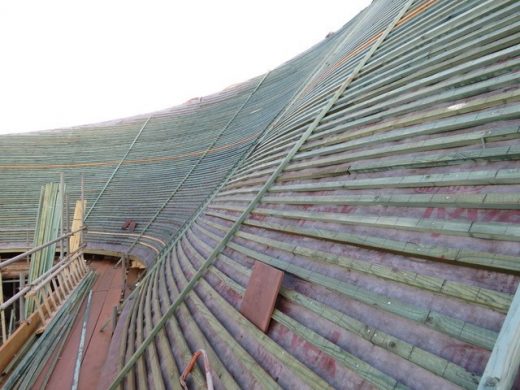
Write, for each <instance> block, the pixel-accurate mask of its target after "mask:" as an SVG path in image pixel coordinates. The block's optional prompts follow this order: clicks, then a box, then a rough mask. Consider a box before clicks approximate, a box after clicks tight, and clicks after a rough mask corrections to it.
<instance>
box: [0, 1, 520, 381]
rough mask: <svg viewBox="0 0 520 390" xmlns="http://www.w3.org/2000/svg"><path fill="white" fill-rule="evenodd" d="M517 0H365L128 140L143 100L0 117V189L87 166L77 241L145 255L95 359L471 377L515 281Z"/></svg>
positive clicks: (127, 366)
mask: <svg viewBox="0 0 520 390" xmlns="http://www.w3.org/2000/svg"><path fill="white" fill-rule="evenodd" d="M519 7H520V3H518V2H515V1H496V0H494V1H476V2H475V1H456V2H454V1H448V0H416V1H413V0H409V1H405V0H396V1H384V0H378V1H374V2H373V3H372V5H371V6H370V7H369V8H367V9H366V10H365V11H364V12H362V13H361V14H360V15H358V17H356V18H355V19H354V20H352V21H351V22H349V23H348V24H347V25H346V26H345V27H344V28H343V29H341V30H340V31H338V32H337V33H336V34H335V35H334V36H333V37H331V38H329V39H327V40H325V41H324V42H322V43H321V44H319V45H317V46H315V47H314V48H312V49H311V50H309V51H308V52H306V53H304V54H303V55H302V56H300V57H298V58H296V59H294V60H292V61H290V62H288V63H287V64H284V65H282V67H280V68H279V69H277V70H275V71H273V72H271V73H269V74H268V75H267V76H266V77H265V78H262V77H261V78H257V79H255V80H251V81H249V82H246V83H244V84H241V85H239V86H236V87H234V88H233V89H231V90H229V91H226V92H224V93H223V94H221V95H216V96H214V97H211V98H209V99H208V101H207V102H205V99H203V100H202V102H200V104H199V103H196V104H192V105H187V106H182V107H179V108H176V109H172V110H170V111H168V112H165V113H162V114H153V115H152V116H151V119H150V121H149V122H148V123H147V125H146V126H145V128H144V130H143V131H142V133H141V135H140V136H139V137H138V138H136V134H137V133H138V132H139V130H140V129H141V128H142V126H143V124H144V121H145V120H146V118H138V119H134V120H127V121H123V122H121V123H120V124H118V125H110V128H108V127H107V126H97V127H92V128H85V129H82V130H81V131H75V130H70V132H65V133H57V134H50V135H47V134H44V133H42V134H40V135H30V136H16V137H2V138H0V140H2V142H7V143H8V144H9V147H8V148H7V150H8V151H10V152H9V153H10V154H9V153H7V154H5V155H2V156H1V157H0V159H1V161H0V178H1V180H2V181H3V182H4V183H9V185H10V186H9V189H8V190H6V189H5V188H6V187H3V189H2V191H0V199H1V200H2V201H3V202H4V203H6V204H8V205H12V204H14V202H13V201H12V199H13V198H14V197H15V190H14V189H13V187H11V185H13V186H14V185H15V184H16V185H18V183H21V184H24V185H27V188H28V193H30V192H31V191H35V190H34V189H33V186H34V188H36V184H33V183H34V182H35V181H38V180H40V178H41V181H42V182H45V181H48V180H49V177H51V176H52V175H56V174H57V172H59V171H60V170H63V169H66V174H70V177H71V178H72V177H74V178H76V179H77V176H78V174H79V172H86V173H85V177H86V178H87V186H86V187H87V189H89V191H91V192H90V193H89V197H90V198H89V201H90V204H92V202H93V201H95V200H96V198H97V197H99V199H98V201H97V202H96V204H95V207H94V208H93V209H92V212H91V214H90V216H89V219H88V220H87V223H88V225H89V236H88V239H89V241H90V242H92V245H93V246H96V245H98V246H100V247H102V246H103V245H111V244H112V243H113V242H116V241H117V245H118V246H119V248H120V250H121V249H123V250H121V251H124V250H125V249H126V250H128V248H130V249H131V250H132V252H131V253H132V254H135V255H140V256H142V257H143V258H144V259H146V262H147V263H148V264H149V266H150V267H149V270H148V272H147V275H146V277H145V279H144V280H143V281H142V282H141V283H140V285H139V288H138V289H136V290H135V292H134V293H133V294H132V296H130V298H129V299H127V301H126V304H125V309H124V311H123V315H122V316H121V319H120V322H119V325H118V331H117V332H116V334H115V337H114V341H113V345H112V350H113V351H115V352H116V355H118V356H119V358H118V360H117V361H112V362H111V364H109V365H108V366H107V371H110V370H112V374H114V375H113V376H114V377H115V376H116V375H117V374H118V373H119V378H124V379H123V380H124V381H125V382H124V383H126V385H127V386H128V387H129V388H135V387H137V388H157V389H160V388H179V386H180V384H179V376H180V374H181V373H182V371H183V370H184V368H185V367H186V365H187V364H188V362H189V360H190V358H191V356H192V354H193V352H195V351H196V350H198V349H201V348H203V349H205V350H206V352H207V354H208V357H209V361H210V365H211V369H212V374H213V381H214V383H215V386H216V388H223V389H230V388H248V389H249V388H278V387H282V388H298V389H299V388H320V389H321V388H329V387H332V388H352V389H360V388H386V389H394V388H421V389H425V388H432V389H451V388H459V387H462V388H468V389H472V388H476V387H477V385H478V383H479V381H480V377H481V375H482V373H483V372H484V369H485V367H486V363H487V362H488V360H489V356H490V353H491V350H492V349H493V347H494V346H495V342H496V340H497V336H498V333H499V331H500V329H501V327H502V324H503V322H504V318H505V316H506V314H507V312H508V310H509V307H510V305H511V302H512V299H513V295H514V294H515V291H516V290H517V287H518V284H519V281H520V278H519V270H520V262H519V260H518V259H519V258H518V254H519V252H520V228H519V226H520V225H519V222H520V211H519V208H520V192H519V189H520V166H519V164H518V157H519V155H518V151H519V150H520V143H519V138H520V114H519V105H518V99H519V98H518V96H519V91H520V89H519V88H518V77H519V74H518V70H519V65H520V62H519V57H518V53H519V50H520V46H519V42H520V35H519V31H520V30H519V27H520V25H519V24H518V23H519V20H518V15H519ZM217 123H218V125H217ZM62 134H63V135H62ZM208 134H211V137H208V136H207V135H208ZM65 135H66V136H65ZM174 135H175V137H173V136H174ZM66 137H77V138H76V139H78V140H79V141H80V142H79V143H78V145H77V146H67V147H65V146H64V147H60V148H56V146H55V145H56V143H58V144H59V142H62V141H63V142H65V143H67V145H69V143H70V139H69V140H67V138H66ZM23 139H25V140H29V141H30V142H33V143H34V145H39V144H41V146H38V147H36V146H35V150H38V151H39V150H40V149H41V153H32V156H28V153H25V154H23V156H26V157H23V156H22V155H20V153H18V154H16V153H15V152H12V150H17V148H15V146H16V145H19V144H20V142H22V141H21V140H23ZM135 139H137V140H136V141H135V143H134V144H133V146H131V147H129V145H132V142H133V140H135ZM4 140H5V141H4ZM6 145H7V144H6ZM46 145H48V146H46ZM201 145H203V147H200V146H201ZM51 147H52V148H55V149H54V151H53V152H52V153H51V152H49V150H50V148H51ZM45 148H46V149H45ZM68 148H70V149H71V150H68ZM97 151H104V153H102V154H99V153H96V152H97ZM128 151H129V152H128ZM109 152H112V154H113V156H111V157H109V158H107V153H109ZM127 152H128V153H127ZM22 157H23V158H22ZM177 157H178V158H177ZM87 161H88V162H89V163H99V164H98V165H92V166H81V168H80V167H79V166H76V165H77V164H80V163H82V162H87ZM108 161H110V162H111V163H110V164H107V165H106V166H105V165H102V164H101V163H107V162H108ZM62 162H63V164H69V165H67V166H66V167H63V166H60V167H54V166H52V167H51V164H54V165H57V164H62ZM119 162H122V163H121V164H120V167H119V169H118V170H117V171H116V170H115V168H116V167H117V166H118V164H119ZM23 164H27V165H26V166H23ZM31 164H33V165H34V166H33V165H31ZM73 164H76V165H74V166H72V165H73ZM13 166H17V167H15V168H12V167H13ZM45 166H47V168H45ZM114 172H115V174H114ZM89 173H90V174H89ZM111 175H113V177H112V179H111V180H109V178H110V177H111ZM67 181H68V182H70V181H71V180H67ZM11 183H12V184H11ZM107 183H108V185H107ZM38 185H39V184H38ZM104 186H106V189H105V191H102V190H103V187H104ZM74 189H75V190H77V187H74ZM100 194H101V195H100ZM17 198H18V202H21V203H20V204H22V205H23V202H24V200H25V199H27V204H26V205H27V207H26V208H23V210H28V211H27V214H26V217H25V219H24V218H23V217H22V216H14V217H13V214H15V213H16V210H18V208H17V207H19V208H20V209H22V206H9V207H8V208H6V209H3V208H2V210H4V211H2V216H1V218H2V220H3V221H12V225H13V226H20V227H22V226H24V224H26V223H28V222H29V221H30V218H31V216H30V215H29V214H30V213H29V210H30V209H31V208H30V205H31V204H32V203H31V202H32V201H31V198H30V196H29V195H27V196H26V195H23V196H18V197H17ZM9 209H12V210H13V211H10V212H8V211H6V210H9ZM132 217H133V218H134V219H136V220H137V221H138V222H139V225H138V229H137V230H136V233H137V235H138V237H137V238H138V240H137V245H134V244H133V243H134V242H135V241H136V240H135V238H136V237H120V236H118V235H117V234H116V233H119V230H118V229H119V225H120V224H121V223H122V221H123V220H124V219H125V218H132ZM95 231H99V235H97V234H98V233H95ZM20 234H21V233H16V234H15V233H13V232H12V233H3V232H0V237H1V239H2V242H4V243H9V242H20V241H23V236H21V235H20ZM255 262H262V263H264V264H267V265H270V266H273V267H275V268H278V269H280V270H282V271H284V273H285V276H284V280H283V283H282V288H281V290H280V296H279V299H278V301H277V304H276V306H275V310H274V312H273V316H272V321H271V324H270V326H269V328H268V330H267V332H266V333H265V334H264V333H263V332H261V331H260V330H259V329H257V328H256V327H255V326H254V325H253V324H252V323H250V322H249V321H248V320H247V319H246V318H245V317H244V316H243V315H242V314H241V313H240V305H241V301H242V297H243V295H244V292H245V288H246V287H247V284H248V281H249V277H250V274H251V269H252V267H253V264H254V263H255ZM152 264H153V265H152ZM512 369H514V367H513V368H512ZM190 381H191V382H190V385H192V386H194V388H203V387H204V386H205V380H204V374H203V371H202V366H201V367H200V368H199V367H196V369H195V371H194V373H193V377H192V379H190ZM517 384H518V381H517Z"/></svg>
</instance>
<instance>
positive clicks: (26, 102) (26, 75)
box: [0, 0, 371, 134]
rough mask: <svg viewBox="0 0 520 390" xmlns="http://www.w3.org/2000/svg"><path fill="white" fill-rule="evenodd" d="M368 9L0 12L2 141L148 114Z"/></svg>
mask: <svg viewBox="0 0 520 390" xmlns="http://www.w3.org/2000/svg"><path fill="white" fill-rule="evenodd" d="M370 2H371V1H370V0H349V1H347V0H320V1H284V0H277V1H271V0H268V1H266V0H264V1H261V2H255V3H252V2H248V1H243V0H242V1H222V0H221V1H200V0H199V1H196V0H194V1H172V0H170V1H153V0H146V1H144V0H142V1H128V0H127V1H118V0H104V1H101V0H100V1H98V0H89V1H74V0H63V1H60V0H46V1H41V0H35V1H25V0H17V1H3V2H2V4H0V134H2V133H12V132H19V131H31V130H41V129H51V128H59V127H67V126H73V125H81V124H86V123H93V122H99V121H103V120H110V119H116V118H122V117H126V116H131V115H135V114H142V113H147V112H150V111H155V110H160V109H164V108H167V107H171V106H174V105H177V104H181V103H183V102H185V101H186V100H188V99H190V98H192V97H197V96H204V95H207V94H210V93H214V92H217V91H219V90H221V89H223V88H225V87H227V86H228V85H230V84H234V83H237V82H240V81H244V80H247V79H249V78H251V77H254V76H257V75H259V74H262V73H264V72H266V71H268V70H270V69H272V68H275V67H276V66H278V65H280V64H281V63H282V62H284V61H287V60H289V59H290V58H292V57H294V56H295V55H297V54H299V53H301V52H302V51H304V50H306V49H307V48H309V47H310V46H312V45H313V44H315V43H317V42H319V41H320V40H322V39H323V38H324V37H325V35H326V34H327V33H328V32H330V31H335V30H337V29H338V28H340V27H341V26H342V25H344V24H345V23H346V22H347V21H348V20H350V19H352V18H353V17H354V16H355V15H356V14H357V13H358V12H360V11H361V10H362V9H363V8H365V7H366V6H368V5H369V4H370Z"/></svg>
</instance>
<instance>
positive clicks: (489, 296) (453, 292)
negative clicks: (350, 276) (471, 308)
mask: <svg viewBox="0 0 520 390" xmlns="http://www.w3.org/2000/svg"><path fill="white" fill-rule="evenodd" d="M212 226H214V227H216V226H215V225H212ZM205 233H206V234H208V233H209V232H208V231H205ZM237 236H238V237H241V238H244V239H247V240H251V241H254V242H257V243H260V244H264V245H268V246H270V247H273V248H278V249H282V250H285V251H287V252H289V253H293V254H297V255H303V256H306V257H309V258H312V259H315V260H324V261H327V262H330V263H331V264H336V265H338V266H340V267H345V268H348V269H353V270H356V271H359V272H363V273H367V274H371V275H374V276H377V277H381V278H384V279H389V280H392V281H395V282H399V283H404V284H408V285H410V286H414V287H418V288H421V289H426V290H430V291H434V292H441V293H444V294H446V295H450V296H453V297H457V298H461V299H464V300H467V301H470V302H475V303H479V304H482V305H485V306H489V307H492V308H494V309H496V310H499V311H502V312H507V310H508V309H509V306H510V305H511V301H512V297H511V296H510V295H509V294H504V293H500V292H498V291H493V290H487V289H484V288H480V287H475V286H470V285H466V284H463V283H458V282H451V281H447V280H446V279H442V278H439V277H435V276H428V275H421V274H417V273H416V272H413V271H393V270H392V268H390V267H386V266H383V265H379V264H372V263H368V262H362V261H359V260H356V259H353V258H348V257H345V256H340V255H336V254H333V253H328V252H323V251H319V250H314V249H310V248H304V247H301V246H297V245H292V244H287V243H284V242H281V241H276V240H272V239H266V238H262V237H260V236H255V235H253V234H249V233H243V232H239V233H237ZM212 238H213V237H212Z"/></svg>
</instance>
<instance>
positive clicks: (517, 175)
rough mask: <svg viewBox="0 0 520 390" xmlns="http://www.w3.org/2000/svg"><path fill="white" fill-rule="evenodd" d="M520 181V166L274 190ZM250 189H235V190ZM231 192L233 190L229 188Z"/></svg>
mask: <svg viewBox="0 0 520 390" xmlns="http://www.w3.org/2000/svg"><path fill="white" fill-rule="evenodd" d="M518 183H520V169H515V168H512V169H506V168H503V169H498V170H490V171H468V172H464V171H463V172H454V173H433V174H430V175H413V176H393V177H381V178H371V179H356V180H343V181H333V182H320V183H308V184H292V185H276V186H273V187H272V188H271V192H285V191H327V190H329V191H330V190H339V189H362V188H382V187H395V188H410V187H448V186H452V185H461V186H469V185H491V184H518ZM241 192H249V191H234V193H241ZM229 193H231V191H229Z"/></svg>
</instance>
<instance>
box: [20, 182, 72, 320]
mask: <svg viewBox="0 0 520 390" xmlns="http://www.w3.org/2000/svg"><path fill="white" fill-rule="evenodd" d="M64 188H65V187H64ZM64 192H65V191H64V190H63V191H60V185H59V184H57V183H48V184H46V185H44V186H43V187H42V189H41V192H40V204H39V206H38V218H37V220H36V229H35V231H34V243H33V246H34V247H36V246H39V245H42V244H45V243H46V242H49V241H52V240H55V239H56V238H58V234H59V230H60V223H61V219H62V218H61V216H62V209H63V193H64ZM55 254H56V244H53V245H49V246H48V247H46V248H44V249H42V250H41V251H38V252H36V253H33V254H32V256H31V265H30V268H29V283H31V282H32V281H34V280H35V279H37V278H38V277H39V276H40V275H42V274H44V273H45V272H46V271H48V270H49V269H50V268H51V267H52V265H53V263H54V257H55ZM33 311H34V301H32V300H28V302H27V304H26V313H25V315H26V317H28V316H29V315H30V314H31V313H32V312H33Z"/></svg>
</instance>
